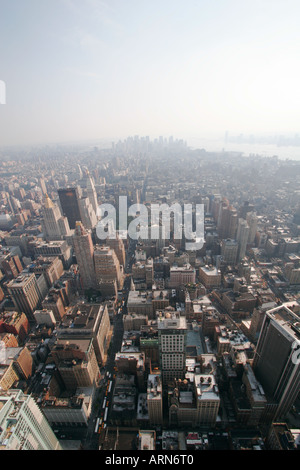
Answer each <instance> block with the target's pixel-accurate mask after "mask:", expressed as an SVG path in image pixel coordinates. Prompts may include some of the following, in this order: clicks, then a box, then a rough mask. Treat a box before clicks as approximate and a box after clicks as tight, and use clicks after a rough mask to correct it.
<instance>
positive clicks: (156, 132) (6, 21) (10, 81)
mask: <svg viewBox="0 0 300 470" xmlns="http://www.w3.org/2000/svg"><path fill="white" fill-rule="evenodd" d="M299 24H300V2H299V0H0V84H1V82H2V84H3V83H5V88H6V100H5V104H0V146H5V145H23V144H24V145H25V144H35V143H54V142H67V141H81V140H82V141H83V140H93V139H97V140H98V139H115V138H125V137H127V136H129V135H140V136H145V135H149V136H150V137H157V136H160V135H164V136H169V135H172V136H174V137H176V138H184V139H187V140H188V139H189V138H190V137H191V138H195V137H203V136H208V135H220V136H224V134H225V132H226V131H228V132H229V134H239V133H244V134H251V133H254V134H265V133H267V134H272V135H273V134H276V133H281V134H288V133H297V132H299V131H300V91H299V89H300V85H299V84H300V28H299ZM0 97H1V95H0Z"/></svg>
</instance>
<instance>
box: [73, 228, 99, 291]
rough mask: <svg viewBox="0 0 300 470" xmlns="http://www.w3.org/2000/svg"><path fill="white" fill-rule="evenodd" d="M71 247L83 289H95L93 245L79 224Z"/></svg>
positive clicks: (88, 234)
mask: <svg viewBox="0 0 300 470" xmlns="http://www.w3.org/2000/svg"><path fill="white" fill-rule="evenodd" d="M73 246H74V251H75V256H76V260H77V264H78V267H79V274H80V278H81V280H82V287H83V289H89V288H96V287H97V286H96V276H95V267H94V245H93V241H92V237H91V234H90V232H88V231H87V230H86V229H85V228H84V226H83V224H82V223H81V222H77V223H76V226H75V233H74V235H73Z"/></svg>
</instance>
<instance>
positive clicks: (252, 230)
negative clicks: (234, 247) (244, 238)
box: [246, 212, 258, 244]
mask: <svg viewBox="0 0 300 470" xmlns="http://www.w3.org/2000/svg"><path fill="white" fill-rule="evenodd" d="M246 220H247V223H248V225H249V237H248V243H250V244H253V243H254V242H255V236H256V232H257V224H258V217H257V215H256V213H255V212H247V214H246Z"/></svg>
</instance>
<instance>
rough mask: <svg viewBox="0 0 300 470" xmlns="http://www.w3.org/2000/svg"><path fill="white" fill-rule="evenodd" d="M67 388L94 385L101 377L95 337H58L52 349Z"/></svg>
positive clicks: (72, 388) (72, 389)
mask: <svg viewBox="0 0 300 470" xmlns="http://www.w3.org/2000/svg"><path fill="white" fill-rule="evenodd" d="M51 355H52V357H53V359H54V362H55V364H56V366H57V369H58V372H59V373H60V376H61V378H62V381H63V383H64V385H65V387H66V390H69V391H75V390H76V389H77V388H78V387H92V386H94V385H95V384H96V382H97V381H98V380H99V377H100V371H99V367H98V363H97V359H96V354H95V350H94V346H93V339H92V338H88V339H73V340H71V339H58V340H57V343H56V345H55V346H54V347H53V349H52V351H51Z"/></svg>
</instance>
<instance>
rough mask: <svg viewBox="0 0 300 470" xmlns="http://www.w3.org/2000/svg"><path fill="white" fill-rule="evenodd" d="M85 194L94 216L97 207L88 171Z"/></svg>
mask: <svg viewBox="0 0 300 470" xmlns="http://www.w3.org/2000/svg"><path fill="white" fill-rule="evenodd" d="M86 194H87V197H88V198H89V200H90V203H91V204H92V206H93V209H94V212H95V214H97V207H98V202H97V192H96V189H95V185H94V181H93V179H92V177H91V175H90V173H89V172H88V171H87V172H86Z"/></svg>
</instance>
